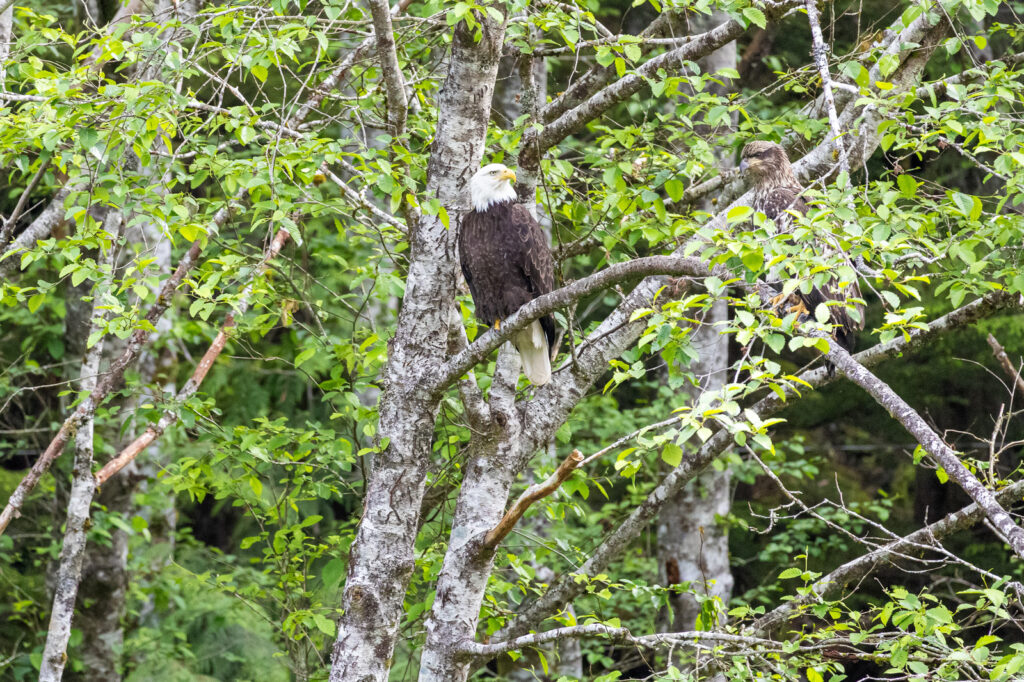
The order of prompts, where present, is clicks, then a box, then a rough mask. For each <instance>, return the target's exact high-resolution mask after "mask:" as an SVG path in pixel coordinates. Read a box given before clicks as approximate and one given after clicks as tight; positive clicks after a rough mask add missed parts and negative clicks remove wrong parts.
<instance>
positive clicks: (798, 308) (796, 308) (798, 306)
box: [786, 299, 811, 316]
mask: <svg viewBox="0 0 1024 682" xmlns="http://www.w3.org/2000/svg"><path fill="white" fill-rule="evenodd" d="M786 312H787V313H797V314H799V315H801V316H803V315H810V314H811V311H810V310H808V309H807V306H806V305H805V304H804V302H803V300H799V299H798V300H797V302H796V303H794V304H793V305H791V306H789V308H787V309H786Z"/></svg>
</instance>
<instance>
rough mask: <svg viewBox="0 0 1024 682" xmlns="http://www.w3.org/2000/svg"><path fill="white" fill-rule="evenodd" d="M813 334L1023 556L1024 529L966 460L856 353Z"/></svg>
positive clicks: (848, 374)
mask: <svg viewBox="0 0 1024 682" xmlns="http://www.w3.org/2000/svg"><path fill="white" fill-rule="evenodd" d="M810 336H816V337H818V338H820V339H824V340H826V341H828V344H829V348H830V350H829V352H828V353H827V356H828V359H829V361H830V362H831V363H832V364H833V365H835V366H836V367H837V368H839V370H840V371H841V372H842V373H843V374H845V375H846V377H847V378H848V379H849V380H850V381H852V382H853V383H855V384H857V385H858V386H860V387H861V388H863V389H864V390H865V391H867V392H868V393H869V394H870V395H871V397H872V398H874V399H875V401H876V402H877V403H878V404H879V405H881V406H882V407H884V408H885V409H886V410H888V412H889V414H890V415H891V416H892V418H893V419H895V420H896V421H898V422H899V423H900V424H902V425H903V428H905V429H906V430H907V431H909V432H910V433H911V434H912V435H913V436H914V437H915V438H916V439H917V442H918V443H920V444H921V445H922V447H924V449H925V451H926V452H927V453H928V454H929V455H930V456H931V458H932V459H933V460H934V461H935V462H936V463H937V464H938V465H939V466H941V467H942V468H943V469H945V470H946V473H947V474H949V477H950V478H951V479H952V480H954V481H956V483H957V485H959V486H960V487H961V488H962V489H963V491H964V492H965V493H967V494H968V495H969V496H970V498H971V499H972V500H974V501H975V503H977V504H978V506H980V507H981V508H982V509H984V510H985V514H986V516H988V518H989V520H990V521H991V522H992V524H993V525H994V526H995V527H996V528H998V529H999V532H1001V533H1002V534H1003V535H1004V536H1005V537H1006V539H1007V541H1008V542H1009V544H1010V547H1012V548H1013V551H1014V553H1015V554H1016V555H1017V556H1019V557H1021V558H1024V530H1022V529H1021V528H1020V526H1018V525H1017V524H1016V523H1014V521H1013V518H1012V517H1011V516H1010V515H1009V514H1007V513H1006V510H1005V509H1003V508H1002V506H1000V504H999V503H998V502H997V501H996V498H995V496H994V495H993V494H992V491H991V490H989V489H988V488H986V487H985V485H984V484H983V483H982V482H981V481H979V480H978V479H977V478H976V477H975V476H974V474H972V473H971V472H970V471H969V470H968V469H967V467H966V466H964V463H963V462H961V461H960V458H959V457H957V453H956V452H954V451H953V449H952V448H950V447H949V446H948V445H946V443H945V442H944V441H943V440H942V438H940V437H939V435H938V434H937V433H935V431H933V430H932V428H931V427H930V426H928V424H927V422H925V420H924V419H922V418H921V415H919V414H918V413H917V411H915V410H914V408H912V407H911V406H910V405H908V404H907V402H906V401H905V400H903V398H901V397H900V396H898V395H897V394H896V392H895V391H893V390H892V389H891V388H889V386H888V385H886V384H885V382H883V381H882V380H881V379H879V378H878V377H876V376H875V375H874V374H872V373H871V372H869V371H868V370H867V369H865V368H864V366H863V365H861V364H860V363H859V362H857V361H856V360H855V359H854V358H853V356H851V355H850V354H849V353H847V352H846V350H845V349H844V348H842V347H841V346H840V345H839V344H838V343H836V342H835V341H834V340H833V339H831V338H830V337H829V336H828V335H827V334H825V333H824V332H813V333H811V334H810Z"/></svg>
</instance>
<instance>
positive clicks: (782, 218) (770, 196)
mask: <svg viewBox="0 0 1024 682" xmlns="http://www.w3.org/2000/svg"><path fill="white" fill-rule="evenodd" d="M740 168H741V170H744V171H746V173H747V174H748V175H750V176H751V177H752V178H753V180H754V183H755V184H754V205H753V207H752V208H754V209H755V210H757V211H760V212H762V213H764V214H765V215H766V216H768V217H769V218H771V219H772V220H774V221H775V225H776V226H777V227H778V228H779V229H780V230H781V231H783V232H786V231H789V229H790V227H791V225H792V223H793V216H792V214H791V213H790V212H795V213H798V214H800V215H807V211H808V206H807V203H806V202H805V201H804V200H803V198H802V197H801V196H800V193H801V192H802V191H803V190H802V188H801V187H800V183H799V182H797V179H796V175H795V174H794V173H793V167H792V166H791V165H790V163H789V157H787V156H786V150H785V149H783V148H782V145H778V144H775V143H774V142H764V141H760V140H758V141H754V142H750V143H749V144H747V146H746V147H744V148H743V155H742V164H741V165H740ZM818 247H819V249H820V250H821V252H822V253H823V254H828V253H830V252H831V251H832V249H831V246H830V245H829V244H828V243H827V242H826V241H824V240H822V241H821V242H819V243H818ZM793 298H796V299H797V302H799V303H802V304H803V306H804V307H805V308H806V309H807V311H808V312H809V313H810V314H811V315H814V312H815V309H816V308H817V307H818V305H819V304H821V303H827V302H829V301H841V302H843V303H844V304H845V302H846V300H847V299H848V298H860V287H859V286H858V284H857V282H856V281H853V282H850V283H848V284H847V285H846V286H845V287H844V288H840V287H839V282H838V280H837V279H832V280H830V281H829V282H828V283H827V284H825V286H824V287H822V288H820V289H819V288H814V289H812V290H811V292H810V293H808V294H803V293H800V292H799V291H798V292H796V293H794V294H793ZM855 308H856V310H857V311H858V314H859V317H860V321H857V320H854V319H853V318H852V317H851V316H850V314H849V313H848V312H847V309H846V305H830V306H828V310H829V314H830V317H831V322H832V324H833V325H835V327H834V330H833V337H834V338H835V340H836V341H837V342H838V343H839V345H840V346H842V347H843V348H845V349H846V350H847V351H848V352H853V348H854V344H855V342H856V339H857V332H858V331H859V330H861V329H863V328H864V306H863V305H860V304H856V305H855ZM829 370H830V371H831V370H832V367H831V365H829Z"/></svg>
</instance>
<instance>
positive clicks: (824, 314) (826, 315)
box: [814, 303, 832, 324]
mask: <svg viewBox="0 0 1024 682" xmlns="http://www.w3.org/2000/svg"><path fill="white" fill-rule="evenodd" d="M814 319H816V320H817V321H818V322H819V323H820V324H826V323H828V322H829V321H831V319H832V314H831V313H830V312H829V310H828V306H827V305H826V304H824V303H819V304H818V305H817V306H815V307H814Z"/></svg>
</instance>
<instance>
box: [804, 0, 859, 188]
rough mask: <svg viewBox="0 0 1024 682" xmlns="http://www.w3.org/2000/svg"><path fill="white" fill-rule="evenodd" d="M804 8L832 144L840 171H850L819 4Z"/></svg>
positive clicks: (810, 1)
mask: <svg viewBox="0 0 1024 682" xmlns="http://www.w3.org/2000/svg"><path fill="white" fill-rule="evenodd" d="M804 7H805V8H806V9H807V23H809V24H810V26H811V39H812V42H813V45H814V47H813V48H812V49H811V54H812V56H813V57H814V65H815V66H817V67H818V74H819V75H820V76H821V89H822V94H823V95H824V99H825V110H826V111H827V112H828V125H829V128H830V129H831V130H832V143H833V144H835V146H836V149H837V150H838V152H839V168H840V170H844V171H849V170H850V160H849V158H848V157H847V154H846V145H844V144H843V130H842V128H840V127H839V114H837V113H836V100H835V97H834V96H833V95H832V76H831V75H830V74H829V70H828V48H827V47H825V39H824V38H823V37H822V35H821V21H820V18H819V15H818V4H817V2H816V0H806V1H805V2H804Z"/></svg>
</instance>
